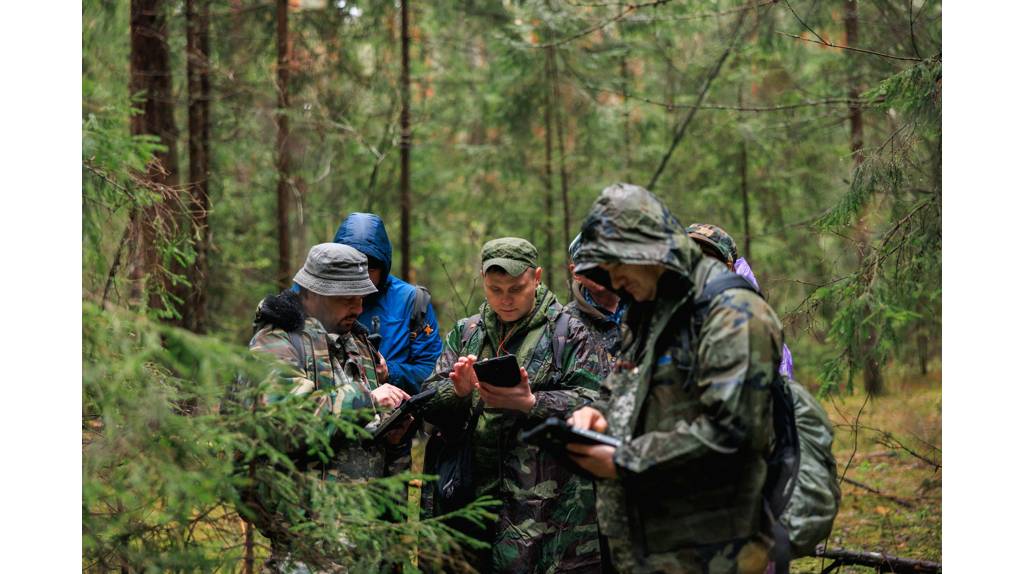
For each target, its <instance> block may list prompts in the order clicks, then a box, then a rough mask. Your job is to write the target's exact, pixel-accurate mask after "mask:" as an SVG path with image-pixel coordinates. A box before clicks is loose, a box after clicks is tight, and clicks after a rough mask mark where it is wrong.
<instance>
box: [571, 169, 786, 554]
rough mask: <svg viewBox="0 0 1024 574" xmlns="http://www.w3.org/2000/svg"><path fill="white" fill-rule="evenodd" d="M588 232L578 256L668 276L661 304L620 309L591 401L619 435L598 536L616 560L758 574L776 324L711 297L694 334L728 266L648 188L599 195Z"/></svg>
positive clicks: (750, 297)
mask: <svg viewBox="0 0 1024 574" xmlns="http://www.w3.org/2000/svg"><path fill="white" fill-rule="evenodd" d="M582 235H583V246H582V248H581V253H580V259H581V260H582V261H592V262H626V263H638V264H643V263H646V264H659V265H662V266H664V267H665V268H666V272H665V273H664V274H663V275H662V277H661V279H660V280H659V284H658V290H657V297H656V299H655V300H654V301H651V302H642V303H639V302H638V303H633V304H632V305H631V306H630V308H629V310H628V311H627V313H626V317H625V320H624V323H625V328H624V329H623V340H622V352H621V353H620V355H619V360H618V362H617V363H616V365H615V367H614V368H613V372H612V373H611V374H610V375H609V376H608V377H607V378H606V379H605V381H604V382H603V384H602V400H601V401H599V402H598V403H596V404H595V405H594V406H595V407H596V408H598V409H599V410H601V411H602V412H603V413H604V414H605V417H606V418H607V420H608V425H609V429H608V432H609V434H611V435H613V436H616V437H618V438H620V439H622V440H623V446H622V447H620V448H619V449H617V450H616V452H615V457H614V461H615V464H616V467H617V471H618V475H619V478H618V479H617V480H606V481H600V483H599V485H598V513H599V518H600V523H601V528H602V532H603V533H604V534H606V535H607V536H608V537H609V544H610V546H611V549H612V554H613V560H614V562H615V563H616V566H617V567H618V568H619V570H620V571H622V572H633V571H666V570H667V571H680V572H689V571H710V572H747V571H758V568H760V571H763V570H764V567H765V565H766V560H767V558H766V552H767V548H766V544H765V543H763V542H760V541H759V539H760V534H761V533H762V532H763V531H764V530H765V529H766V525H764V524H763V523H762V508H763V503H762V489H763V485H764V481H765V472H766V463H765V457H766V456H767V455H768V453H769V451H770V441H771V439H772V436H771V434H772V431H771V428H772V426H771V425H772V418H771V396H770V394H769V388H768V385H769V383H770V382H771V380H772V377H773V375H774V372H775V368H776V365H778V361H779V357H780V353H781V348H782V325H781V323H780V322H779V319H778V317H777V316H776V315H775V313H774V311H772V309H771V307H769V306H768V304H767V303H765V301H764V300H763V299H761V298H760V297H758V296H757V295H756V294H754V293H751V292H749V291H746V290H743V289H730V290H726V291H725V292H723V293H722V294H721V295H719V296H718V297H716V298H715V299H714V300H713V301H712V302H711V305H710V308H709V311H708V314H707V316H706V319H705V321H704V324H703V327H702V328H701V330H700V332H699V333H692V331H689V330H690V329H691V324H690V323H691V322H690V319H691V312H690V304H691V303H692V301H693V300H694V299H695V298H696V297H697V296H699V293H700V291H701V290H702V289H703V286H704V285H705V284H706V283H707V282H708V281H709V280H710V279H712V278H714V277H715V276H717V275H718V274H721V273H728V272H729V271H728V269H727V268H726V267H725V266H724V265H723V264H722V263H720V262H718V261H715V260H713V259H711V258H707V257H703V256H702V254H701V251H700V248H699V247H698V246H697V245H696V244H695V243H694V242H693V241H692V240H690V239H689V238H688V237H687V236H686V234H685V232H684V230H683V228H682V226H680V225H679V223H678V221H676V219H675V217H673V216H672V215H671V213H669V212H668V209H667V208H665V207H664V205H662V204H661V202H660V201H658V200H657V198H655V197H654V196H653V194H651V193H650V192H648V191H647V190H644V189H642V188H638V187H635V186H628V185H621V184H620V185H617V186H613V187H612V188H609V189H607V190H605V192H604V193H603V194H602V195H601V197H600V198H599V199H598V201H597V203H595V205H594V207H593V208H592V210H591V212H590V215H589V216H588V218H587V220H586V222H585V223H584V230H583V234H582ZM687 333H689V335H687ZM684 341H689V344H684Z"/></svg>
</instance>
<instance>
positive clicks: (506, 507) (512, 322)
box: [423, 238, 609, 573]
mask: <svg viewBox="0 0 1024 574" xmlns="http://www.w3.org/2000/svg"><path fill="white" fill-rule="evenodd" d="M481 260H482V262H483V264H482V266H481V275H482V276H483V280H484V290H485V294H486V301H485V302H484V303H483V304H482V305H481V306H480V314H479V315H474V316H473V317H469V318H466V319H462V320H460V321H458V323H457V324H456V326H455V328H454V329H453V330H452V331H451V332H450V333H448V335H447V337H446V338H445V341H444V350H443V352H442V354H441V357H440V358H439V359H438V362H437V365H436V368H435V370H434V375H433V376H432V377H430V378H429V379H427V381H426V383H425V385H426V387H427V388H430V387H435V388H437V395H436V397H435V398H434V399H433V400H432V401H431V403H430V404H429V405H428V407H427V410H425V411H424V413H423V416H424V419H425V420H427V421H428V422H430V423H433V424H435V425H437V426H438V427H439V428H440V429H441V433H442V435H445V436H447V437H452V436H454V435H455V433H458V432H459V431H460V429H461V428H462V426H463V425H464V424H465V422H466V421H467V417H470V413H471V410H472V409H473V408H474V407H476V406H477V405H478V404H479V401H483V403H484V406H486V408H485V409H484V410H483V412H482V414H481V415H480V418H479V419H478V421H477V425H476V428H475V431H473V432H474V434H473V437H472V441H473V442H472V445H473V453H472V454H473V456H472V462H473V477H474V486H475V494H476V497H479V496H483V495H491V496H494V497H496V498H498V499H499V500H500V502H501V506H500V508H499V509H498V510H497V514H498V518H497V520H496V521H495V523H493V524H490V525H489V528H488V529H487V532H484V533H479V532H477V533H474V535H476V536H480V537H482V538H483V539H484V540H485V541H486V542H491V543H492V544H493V545H492V547H491V548H489V549H487V550H485V551H484V553H483V554H482V555H479V556H477V557H476V560H475V562H476V563H475V564H474V566H475V567H476V568H477V569H478V570H480V571H481V572H517V573H518V572H545V573H555V572H574V573H575V572H600V571H601V552H600V547H599V542H598V532H597V522H596V511H595V506H594V490H593V481H592V480H590V479H589V478H584V477H583V476H581V475H580V474H577V473H574V471H573V469H572V468H571V466H572V463H570V462H567V461H565V460H564V459H563V460H559V459H557V458H556V457H555V456H554V455H552V454H551V453H549V452H547V451H544V450H541V449H539V448H537V447H535V446H531V445H528V444H525V443H522V442H519V441H518V440H517V435H518V433H519V431H521V430H523V429H528V428H530V427H532V426H534V425H536V424H537V423H540V422H542V421H544V420H545V419H546V418H548V417H552V416H554V417H559V418H564V417H566V416H568V414H569V413H571V412H572V411H573V410H575V409H576V408H577V407H579V406H580V405H582V404H585V403H587V402H589V401H591V400H594V399H596V398H597V396H598V393H597V389H598V384H599V381H600V378H601V377H602V375H603V374H604V373H606V372H607V369H608V367H609V365H608V363H607V361H606V360H605V356H604V353H603V352H602V351H601V350H600V348H599V345H598V344H597V343H596V342H595V341H594V340H593V339H592V338H591V337H590V336H589V334H588V332H587V330H586V328H585V327H584V325H583V324H582V323H580V322H579V321H578V320H576V319H574V318H572V317H570V316H568V315H566V314H565V313H564V311H563V310H562V307H561V305H560V304H559V303H558V301H557V300H556V299H555V295H554V294H553V293H552V292H551V291H550V290H548V288H547V287H546V286H545V285H544V284H542V283H541V282H540V278H541V269H540V267H538V266H537V250H536V249H535V248H534V247H533V245H531V244H530V243H529V242H528V241H526V240H524V239H518V238H502V239H495V240H493V241H490V242H488V243H487V244H485V245H484V247H483V250H482V252H481ZM559 324H561V325H563V327H561V328H559V327H558V326H557V325H559ZM560 331H562V332H564V334H563V335H562V337H563V340H562V342H561V343H560V344H556V343H555V340H556V339H557V338H558V337H559V332H560ZM559 347H560V348H561V349H562V351H561V353H560V355H561V356H557V357H556V356H553V354H554V352H555V351H554V349H555V348H559ZM507 354H513V355H515V356H516V358H517V360H518V363H519V365H520V367H521V369H520V383H519V385H518V386H516V387H513V388H511V389H506V388H501V387H496V386H492V385H489V384H487V382H486V381H478V380H476V376H475V374H474V372H473V370H472V365H473V363H474V362H475V361H476V360H477V359H485V358H489V357H495V356H501V355H507Z"/></svg>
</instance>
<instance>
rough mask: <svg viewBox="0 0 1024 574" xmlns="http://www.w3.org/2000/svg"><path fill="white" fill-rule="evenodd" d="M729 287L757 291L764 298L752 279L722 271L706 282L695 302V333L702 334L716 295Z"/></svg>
mask: <svg viewBox="0 0 1024 574" xmlns="http://www.w3.org/2000/svg"><path fill="white" fill-rule="evenodd" d="M729 289H744V290H746V291H750V292H752V293H757V296H758V297H761V298H762V299H764V295H762V294H761V292H760V291H759V290H758V289H757V288H756V287H754V286H753V285H752V284H751V283H750V281H747V280H746V279H744V278H743V276H741V275H737V274H735V273H731V272H730V273H722V274H721V275H718V276H717V277H715V278H713V279H711V280H710V281H708V282H707V283H705V284H704V289H702V290H701V293H700V295H699V296H698V297H697V299H696V300H695V301H694V302H693V314H692V317H693V327H694V329H693V334H694V335H695V336H700V330H701V328H702V327H703V326H704V320H705V319H707V317H708V312H709V311H710V310H711V302H712V301H714V299H715V297H718V296H719V295H721V294H722V293H724V292H726V291H728V290H729Z"/></svg>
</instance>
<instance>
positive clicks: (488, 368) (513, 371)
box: [473, 355, 519, 388]
mask: <svg viewBox="0 0 1024 574" xmlns="http://www.w3.org/2000/svg"><path fill="white" fill-rule="evenodd" d="M473 370H474V371H476V378H477V379H479V380H480V382H482V383H487V384H488V385H493V386H495V387H505V388H509V387H514V386H516V385H518V384H519V361H516V356H515V355H504V356H502V357H495V358H493V359H484V360H482V361H479V362H476V363H473Z"/></svg>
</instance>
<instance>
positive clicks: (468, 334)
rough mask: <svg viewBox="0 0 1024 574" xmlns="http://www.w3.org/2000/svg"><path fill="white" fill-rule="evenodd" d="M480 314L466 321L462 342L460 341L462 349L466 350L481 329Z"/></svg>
mask: <svg viewBox="0 0 1024 574" xmlns="http://www.w3.org/2000/svg"><path fill="white" fill-rule="evenodd" d="M480 322H481V318H480V314H479V313H477V314H476V315H473V316H472V317H470V318H469V319H466V325H465V326H464V327H462V340H461V341H460V344H461V347H462V348H463V349H464V348H466V345H468V344H469V340H470V339H472V338H473V334H474V333H476V330H477V329H478V328H479V327H480Z"/></svg>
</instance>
